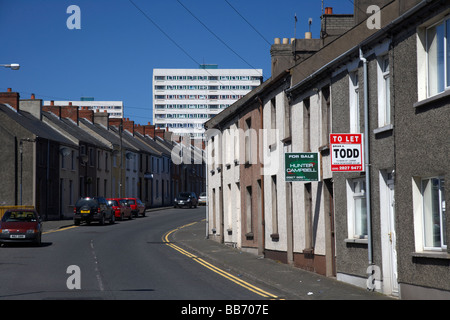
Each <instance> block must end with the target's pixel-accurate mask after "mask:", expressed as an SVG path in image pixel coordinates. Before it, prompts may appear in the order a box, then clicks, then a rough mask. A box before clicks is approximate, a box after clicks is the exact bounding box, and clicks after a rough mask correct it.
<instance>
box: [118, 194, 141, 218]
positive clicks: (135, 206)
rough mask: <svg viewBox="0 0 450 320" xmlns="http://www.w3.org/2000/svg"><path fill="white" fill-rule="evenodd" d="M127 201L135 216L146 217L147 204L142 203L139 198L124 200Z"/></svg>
mask: <svg viewBox="0 0 450 320" xmlns="http://www.w3.org/2000/svg"><path fill="white" fill-rule="evenodd" d="M123 199H124V200H126V201H127V203H128V204H129V205H130V207H131V212H132V213H133V215H134V216H136V217H138V216H139V215H142V216H143V217H145V204H143V203H142V201H141V200H139V199H138V198H123Z"/></svg>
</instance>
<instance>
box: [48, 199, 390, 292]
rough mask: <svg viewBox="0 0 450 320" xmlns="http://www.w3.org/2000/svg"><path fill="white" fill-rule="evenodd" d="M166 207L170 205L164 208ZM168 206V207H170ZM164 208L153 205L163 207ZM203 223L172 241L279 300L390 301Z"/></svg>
mask: <svg viewBox="0 0 450 320" xmlns="http://www.w3.org/2000/svg"><path fill="white" fill-rule="evenodd" d="M167 208H169V207H167ZM170 208H171V207H170ZM162 209H165V208H155V209H150V210H147V212H148V211H153V210H162ZM205 224H206V222H205V221H200V222H197V223H194V224H191V225H188V226H186V227H182V226H180V228H179V229H178V230H177V231H176V232H173V233H172V234H171V238H170V241H171V243H174V244H176V245H177V246H180V247H182V248H183V249H185V250H187V251H188V252H189V253H192V254H195V255H197V256H198V257H200V258H202V259H204V260H205V261H208V262H209V263H211V264H213V265H214V266H216V267H218V268H220V269H222V270H223V271H225V272H227V273H229V274H232V275H234V276H237V277H240V278H242V279H245V280H246V281H247V282H251V283H252V284H253V285H255V286H259V287H261V288H264V289H265V290H266V291H269V292H270V293H272V294H274V295H276V296H277V297H278V299H281V300H389V299H391V298H390V297H388V296H386V295H383V294H380V293H378V292H369V291H368V290H366V289H363V288H359V287H356V286H353V285H350V284H347V283H344V282H341V281H337V280H336V279H335V278H329V277H324V276H321V275H318V274H316V273H313V272H309V271H305V270H302V269H299V268H296V267H293V266H291V265H287V264H283V263H280V262H277V261H274V260H271V259H266V258H264V257H260V256H256V255H254V254H251V253H248V252H243V251H241V250H239V249H237V248H233V247H230V246H227V245H225V244H221V243H218V242H216V241H214V240H210V239H207V238H206V234H205V230H206V229H205V228H206V225H205ZM70 226H73V221H72V220H60V221H45V222H44V225H43V231H44V232H52V231H57V230H59V229H61V228H65V227H70Z"/></svg>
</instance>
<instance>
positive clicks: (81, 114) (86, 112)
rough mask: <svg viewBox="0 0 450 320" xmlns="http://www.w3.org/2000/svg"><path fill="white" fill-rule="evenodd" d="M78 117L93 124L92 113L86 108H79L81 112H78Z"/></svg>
mask: <svg viewBox="0 0 450 320" xmlns="http://www.w3.org/2000/svg"><path fill="white" fill-rule="evenodd" d="M69 106H70V105H69ZM79 117H80V118H85V119H87V120H89V121H90V122H92V123H94V111H93V110H89V108H88V107H81V110H80V111H79Z"/></svg>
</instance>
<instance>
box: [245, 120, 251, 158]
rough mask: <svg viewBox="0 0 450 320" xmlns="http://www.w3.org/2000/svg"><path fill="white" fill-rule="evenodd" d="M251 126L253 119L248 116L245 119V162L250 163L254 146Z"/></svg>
mask: <svg viewBox="0 0 450 320" xmlns="http://www.w3.org/2000/svg"><path fill="white" fill-rule="evenodd" d="M251 128H252V120H251V118H248V119H247V120H245V163H246V164H249V163H250V161H251V157H252V146H251Z"/></svg>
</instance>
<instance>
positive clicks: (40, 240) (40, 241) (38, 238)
mask: <svg viewBox="0 0 450 320" xmlns="http://www.w3.org/2000/svg"><path fill="white" fill-rule="evenodd" d="M41 245H42V235H40V234H39V235H38V237H37V239H36V246H38V247H40V246H41Z"/></svg>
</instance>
